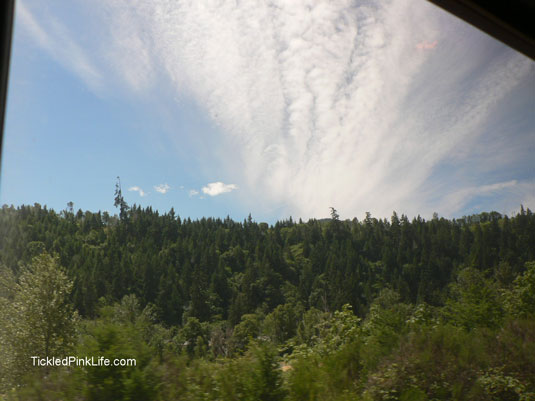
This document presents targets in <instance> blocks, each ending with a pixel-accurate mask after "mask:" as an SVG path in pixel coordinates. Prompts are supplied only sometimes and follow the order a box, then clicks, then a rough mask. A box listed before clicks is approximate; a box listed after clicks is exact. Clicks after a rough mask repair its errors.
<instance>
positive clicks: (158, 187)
mask: <svg viewBox="0 0 535 401" xmlns="http://www.w3.org/2000/svg"><path fill="white" fill-rule="evenodd" d="M170 189H171V187H170V186H169V185H167V184H160V185H155V186H154V190H155V191H156V192H158V193H161V194H162V195H165V194H166V193H167V192H169V190H170Z"/></svg>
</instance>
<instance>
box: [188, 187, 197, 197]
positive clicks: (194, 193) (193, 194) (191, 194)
mask: <svg viewBox="0 0 535 401" xmlns="http://www.w3.org/2000/svg"><path fill="white" fill-rule="evenodd" d="M188 195H189V196H190V197H192V196H197V195H199V191H197V190H196V189H190V190H189V191H188Z"/></svg>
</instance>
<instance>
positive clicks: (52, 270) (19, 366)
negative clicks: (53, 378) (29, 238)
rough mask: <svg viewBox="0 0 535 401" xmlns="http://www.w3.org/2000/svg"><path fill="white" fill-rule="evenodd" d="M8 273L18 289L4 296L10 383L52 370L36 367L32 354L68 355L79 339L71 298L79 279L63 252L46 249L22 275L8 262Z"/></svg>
mask: <svg viewBox="0 0 535 401" xmlns="http://www.w3.org/2000/svg"><path fill="white" fill-rule="evenodd" d="M2 277H3V280H2V281H3V283H4V284H8V285H10V286H11V289H12V291H10V292H9V293H7V294H6V293H5V294H4V295H7V297H2V298H0V308H1V311H2V313H0V327H1V329H0V340H1V343H2V355H1V356H0V359H1V361H0V364H1V365H0V369H1V370H0V378H1V383H0V384H1V385H2V387H3V388H6V387H7V386H9V385H15V384H18V383H19V382H20V380H21V378H22V376H23V375H24V374H26V373H27V372H30V371H32V370H34V371H39V369H41V371H42V372H43V373H44V372H45V371H47V370H48V369H47V368H38V367H34V366H33V364H32V359H31V357H32V356H38V357H40V358H45V357H63V356H65V355H66V354H67V352H68V351H70V350H71V349H72V347H73V345H74V340H75V334H76V333H75V331H76V325H77V321H78V317H77V313H76V312H75V311H74V310H73V307H72V305H71V303H70V301H69V295H70V293H71V290H72V285H73V284H72V282H71V281H70V280H69V279H68V278H67V276H66V274H65V272H64V271H63V269H62V268H61V267H60V266H59V261H58V258H56V257H52V256H50V255H48V254H47V253H42V254H40V255H38V256H36V257H34V258H33V260H32V264H31V266H29V267H24V268H23V269H22V271H21V273H20V275H19V277H18V279H17V280H16V281H15V279H14V276H13V275H11V274H10V273H9V272H7V273H6V271H5V268H3V274H2ZM6 280H7V282H6ZM9 282H10V283H9Z"/></svg>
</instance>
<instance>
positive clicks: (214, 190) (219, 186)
mask: <svg viewBox="0 0 535 401" xmlns="http://www.w3.org/2000/svg"><path fill="white" fill-rule="evenodd" d="M235 189H238V186H237V185H235V184H224V183H222V182H220V181H218V182H211V183H209V184H206V186H205V187H202V192H203V193H204V194H206V195H210V196H217V195H221V194H224V193H227V192H231V191H234V190H235Z"/></svg>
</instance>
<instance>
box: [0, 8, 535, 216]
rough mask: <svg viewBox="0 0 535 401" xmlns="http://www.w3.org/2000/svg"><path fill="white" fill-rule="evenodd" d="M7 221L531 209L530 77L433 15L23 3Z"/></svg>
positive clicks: (503, 53) (462, 28) (534, 142)
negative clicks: (96, 215)
mask: <svg viewBox="0 0 535 401" xmlns="http://www.w3.org/2000/svg"><path fill="white" fill-rule="evenodd" d="M17 6H18V7H17V13H16V20H15V33H14V42H13V50H12V65H11V73H10V74H11V75H10V84H9V85H10V86H9V97H8V108H7V118H6V128H5V136H4V153H3V157H2V171H1V191H0V204H14V205H21V204H33V203H34V202H38V203H40V204H43V205H45V204H46V205H47V206H48V207H52V208H54V209H57V210H61V209H64V208H65V207H66V204H67V202H69V201H72V202H74V204H75V208H76V209H78V208H81V209H83V210H86V209H88V210H108V211H110V212H114V211H115V210H114V208H113V192H114V188H115V181H116V177H117V176H120V177H121V183H122V188H123V193H124V195H125V199H126V200H127V202H128V203H129V204H134V203H136V204H141V205H143V206H148V205H151V206H153V207H154V208H157V209H159V210H161V211H168V210H169V209H170V208H171V207H174V209H175V211H176V212H177V213H178V214H180V215H181V216H183V217H188V216H189V217H192V218H198V217H202V216H218V217H225V216H226V215H230V216H231V217H232V218H234V219H237V220H240V219H243V218H245V217H246V216H247V215H248V214H249V213H251V214H252V216H253V218H254V219H255V220H257V221H269V222H274V221H275V220H277V219H280V218H287V217H289V216H290V215H291V216H293V217H294V218H298V217H302V218H303V219H308V218H310V217H316V218H321V217H326V216H328V214H329V207H330V206H334V207H335V208H337V209H338V210H339V213H340V215H341V217H342V218H352V217H355V216H356V217H358V218H362V217H363V216H364V214H365V212H366V211H369V212H371V213H372V215H374V216H378V217H388V216H390V215H391V213H392V211H393V210H396V211H397V212H398V213H405V214H407V215H409V217H412V216H415V215H417V214H420V215H422V216H424V217H429V216H431V214H432V213H433V212H437V213H438V214H439V215H442V216H445V217H456V216H462V215H464V214H471V213H476V212H480V211H490V210H497V211H499V212H502V213H508V214H510V213H511V212H513V211H517V210H518V209H519V205H520V204H521V203H522V204H524V206H525V207H529V208H531V209H534V208H535V161H534V159H535V158H534V157H533V154H535V67H534V63H533V62H532V61H530V60H529V59H527V58H526V57H524V56H523V55H521V54H519V53H517V52H515V51H514V50H512V49H510V48H508V47H507V46H505V45H503V44H501V43H499V42H497V41H496V40H494V39H492V38H490V37H488V36H487V35H485V34H483V33H481V32H480V31H478V30H476V29H474V28H473V27H471V26H469V25H467V24H465V23H464V22H462V21H460V20H458V19H456V18H455V17H453V16H451V15H449V14H447V13H445V12H444V11H442V10H440V9H437V8H435V7H434V6H432V5H430V4H428V3H427V2H425V1H423V0H422V1H408V0H394V1H388V2H386V1H381V2H379V1H377V2H375V1H365V2H358V4H356V3H355V2H352V1H336V2H332V1H319V0H318V1H295V2H283V1H271V2H264V1H258V2H256V1H250V2H246V3H245V4H242V5H240V6H237V5H236V3H235V2H230V1H219V2H216V1H207V2H192V3H191V4H188V3H187V2H182V3H180V4H179V3H178V2H175V1H171V0H158V1H148V0H132V1H127V0H116V1H113V2H109V1H105V0H96V1H94V2H93V1H92V2H86V1H82V0H73V1H70V2H68V3H66V2H43V1H38V0H24V1H19V2H18V5H17Z"/></svg>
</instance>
